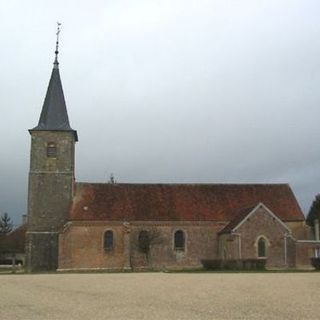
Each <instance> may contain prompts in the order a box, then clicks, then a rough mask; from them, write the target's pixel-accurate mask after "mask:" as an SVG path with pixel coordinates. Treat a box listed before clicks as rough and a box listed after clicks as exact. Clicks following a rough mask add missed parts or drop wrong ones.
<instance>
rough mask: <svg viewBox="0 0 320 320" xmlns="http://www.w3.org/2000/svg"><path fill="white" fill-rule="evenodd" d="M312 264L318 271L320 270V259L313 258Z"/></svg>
mask: <svg viewBox="0 0 320 320" xmlns="http://www.w3.org/2000/svg"><path fill="white" fill-rule="evenodd" d="M311 264H312V266H313V267H314V268H315V269H316V270H320V258H311Z"/></svg>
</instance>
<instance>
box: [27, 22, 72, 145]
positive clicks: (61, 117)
mask: <svg viewBox="0 0 320 320" xmlns="http://www.w3.org/2000/svg"><path fill="white" fill-rule="evenodd" d="M60 25H61V23H58V30H57V33H56V35H57V41H56V51H55V60H54V63H53V69H52V73H51V78H50V81H49V85H48V89H47V94H46V97H45V99H44V103H43V106H42V111H41V115H40V119H39V123H38V125H37V126H36V127H35V128H33V129H31V130H30V131H72V132H73V133H74V136H75V140H76V141H77V140H78V137H77V131H75V130H73V129H72V128H71V127H70V124H69V118H68V112H67V107H66V103H65V100H64V94H63V89H62V83H61V79H60V72H59V62H58V53H59V51H58V49H59V33H60Z"/></svg>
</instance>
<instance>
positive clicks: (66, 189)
mask: <svg viewBox="0 0 320 320" xmlns="http://www.w3.org/2000/svg"><path fill="white" fill-rule="evenodd" d="M59 33H60V24H59V23H58V30H57V42H56V51H55V60H54V63H53V70H52V73H51V78H50V81H49V85H48V89H47V93H46V97H45V100H44V103H43V106H42V111H41V115H40V119H39V123H38V125H37V126H36V127H35V128H33V129H30V130H29V132H30V135H31V156H30V171H29V187H28V231H27V237H26V267H27V271H28V272H35V271H54V270H56V269H57V267H58V236H59V231H60V230H61V228H62V227H63V225H64V224H65V222H66V219H67V215H68V211H69V208H70V205H71V201H72V197H73V188H74V180H75V179H74V155H75V143H76V141H78V137H77V132H76V131H75V130H73V129H72V128H71V127H70V124H69V118H68V113H67V108H66V104H65V99H64V94H63V89H62V84H61V79H60V73H59V62H58V53H59V52H58V46H59Z"/></svg>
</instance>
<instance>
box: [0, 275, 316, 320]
mask: <svg viewBox="0 0 320 320" xmlns="http://www.w3.org/2000/svg"><path fill="white" fill-rule="evenodd" d="M0 303H1V307H0V319H1V320H14V319H23V320H29V319H30V320H37V319H66V320H73V319H77V320H78V319H92V320H98V319H139V320H142V319H151V320H157V319H161V320H164V319H188V320H193V319H204V320H205V319H210V320H212V319H268V320H270V319H271V320H272V319H290V320H293V319H299V320H301V319H320V274H319V273H254V274H252V273H251V274H250V273H243V274H242V273H238V274H237V273H234V274H228V273H227V274H222V273H131V274H130V273H125V274H120V273H118V274H117V273H116V274H43V275H23V274H22V275H1V276H0Z"/></svg>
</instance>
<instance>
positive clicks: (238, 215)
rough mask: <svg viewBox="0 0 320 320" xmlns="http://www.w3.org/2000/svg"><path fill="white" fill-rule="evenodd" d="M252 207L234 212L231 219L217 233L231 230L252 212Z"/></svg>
mask: <svg viewBox="0 0 320 320" xmlns="http://www.w3.org/2000/svg"><path fill="white" fill-rule="evenodd" d="M254 208H255V207H250V208H245V209H242V210H239V211H238V212H236V213H235V214H234V218H233V220H231V221H230V222H229V223H228V224H227V225H226V226H225V227H224V228H223V229H222V230H221V231H219V234H222V233H229V232H231V231H232V230H233V229H234V228H235V227H236V226H237V225H238V224H239V223H240V222H241V221H242V220H243V219H244V218H245V217H246V216H247V215H248V214H249V213H250V212H252V210H253V209H254Z"/></svg>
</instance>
